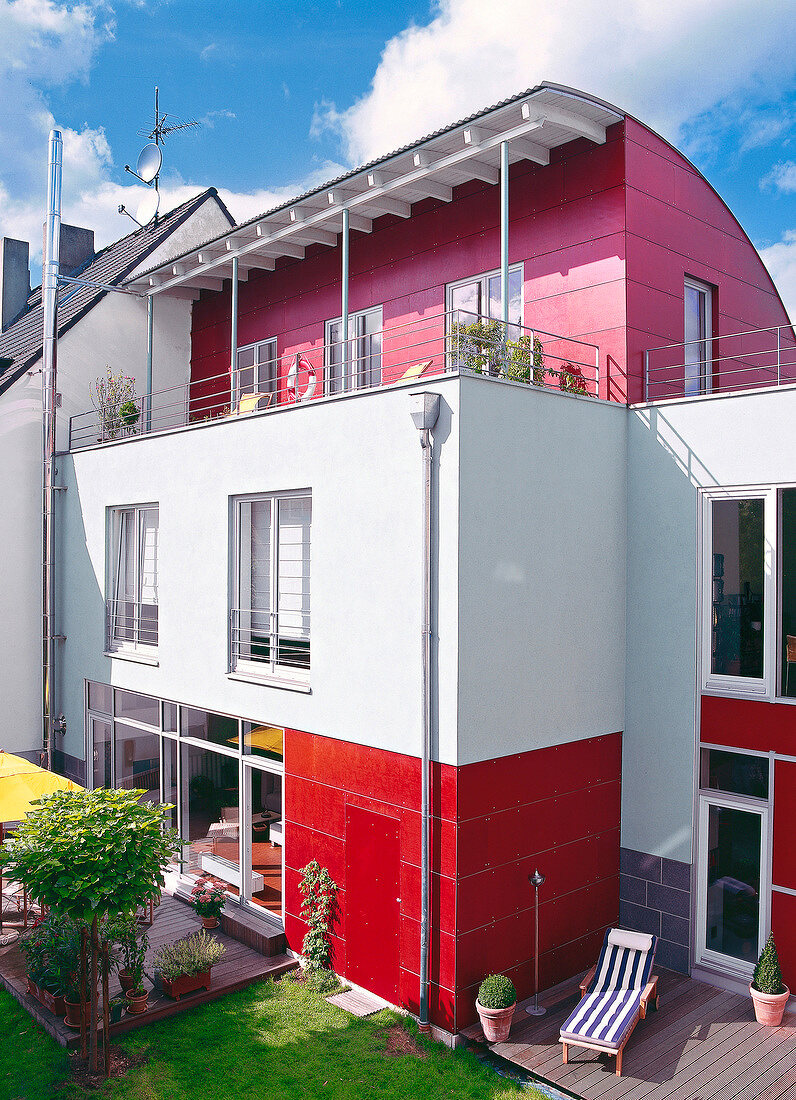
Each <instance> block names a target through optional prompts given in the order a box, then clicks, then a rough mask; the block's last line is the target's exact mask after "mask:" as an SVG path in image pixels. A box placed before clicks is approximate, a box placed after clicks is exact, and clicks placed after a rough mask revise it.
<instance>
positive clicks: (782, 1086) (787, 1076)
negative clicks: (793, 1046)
mask: <svg viewBox="0 0 796 1100" xmlns="http://www.w3.org/2000/svg"><path fill="white" fill-rule="evenodd" d="M747 1076H748V1077H749V1080H748V1081H747V1082H746V1084H745V1085H743V1087H742V1088H741V1089H740V1092H736V1093H734V1095H733V1100H776V1098H777V1097H780V1096H785V1095H791V1096H793V1095H796V1066H794V1064H793V1060H792V1058H791V1057H790V1056H789V1054H784V1055H782V1056H781V1057H780V1058H778V1059H777V1061H776V1062H772V1063H771V1064H770V1065H769V1066H768V1067H767V1068H766V1069H763V1068H762V1065H761V1063H760V1062H757V1063H755V1065H754V1066H752V1067H750V1070H749V1071H747V1072H746V1073H744V1074H742V1075H741V1077H739V1078H738V1079H737V1084H738V1085H740V1084H741V1078H744V1077H747ZM734 1083H735V1082H734Z"/></svg>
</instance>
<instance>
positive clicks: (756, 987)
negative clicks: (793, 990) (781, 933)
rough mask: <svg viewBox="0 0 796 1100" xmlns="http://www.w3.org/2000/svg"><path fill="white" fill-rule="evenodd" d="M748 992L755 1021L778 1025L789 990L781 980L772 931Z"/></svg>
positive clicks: (772, 1025) (773, 1025)
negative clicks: (750, 996)
mask: <svg viewBox="0 0 796 1100" xmlns="http://www.w3.org/2000/svg"><path fill="white" fill-rule="evenodd" d="M749 992H750V993H751V995H752V1004H753V1005H754V1009H755V1019H756V1020H757V1022H758V1023H759V1024H766V1025H768V1026H769V1027H779V1025H780V1024H781V1023H782V1017H783V1015H784V1012H785V1005H786V1004H787V1002H788V997H789V996H790V990H789V989H788V987H787V986H786V985H785V983H784V982H783V980H782V971H781V970H780V968H779V956H778V955H777V945H776V944H775V943H774V933H773V932H771V933H770V934H769V937H768V939H767V940H766V946H765V947H764V948H763V950H762V951H761V953H760V958H759V959H758V960H757V966H756V967H755V972H754V976H753V978H752V982H751V985H750V986H749Z"/></svg>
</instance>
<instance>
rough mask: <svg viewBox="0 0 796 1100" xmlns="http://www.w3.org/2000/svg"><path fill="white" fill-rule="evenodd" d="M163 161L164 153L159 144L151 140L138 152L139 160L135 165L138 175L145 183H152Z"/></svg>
mask: <svg viewBox="0 0 796 1100" xmlns="http://www.w3.org/2000/svg"><path fill="white" fill-rule="evenodd" d="M162 163H163V154H162V153H161V151H160V149H159V148H158V146H157V145H155V144H154V142H151V141H150V142H149V144H148V145H145V146H144V148H143V149H142V150H141V152H140V153H139V154H138V160H137V161H136V165H135V172H136V175H137V176H138V178H139V179H142V180H143V181H144V183H151V182H152V180H153V179H154V178H155V176H156V175H157V174H158V172H159V171H160V166H161V164H162Z"/></svg>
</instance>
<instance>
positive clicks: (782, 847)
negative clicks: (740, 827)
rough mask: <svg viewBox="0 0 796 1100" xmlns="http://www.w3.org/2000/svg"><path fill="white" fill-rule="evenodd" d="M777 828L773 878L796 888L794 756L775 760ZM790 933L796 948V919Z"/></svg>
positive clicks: (786, 887)
mask: <svg viewBox="0 0 796 1100" xmlns="http://www.w3.org/2000/svg"><path fill="white" fill-rule="evenodd" d="M773 832H774V841H773V848H774V850H773V853H772V864H771V881H772V882H773V883H774V885H775V886H784V887H785V889H786V890H796V844H794V842H793V840H794V836H795V835H796V763H793V762H792V761H790V760H777V761H776V762H775V764H774V830H773ZM795 900H796V899H795ZM790 935H791V938H792V939H793V944H794V950H796V922H794V923H793V924H792V925H791V933H790ZM794 980H795V981H796V973H794Z"/></svg>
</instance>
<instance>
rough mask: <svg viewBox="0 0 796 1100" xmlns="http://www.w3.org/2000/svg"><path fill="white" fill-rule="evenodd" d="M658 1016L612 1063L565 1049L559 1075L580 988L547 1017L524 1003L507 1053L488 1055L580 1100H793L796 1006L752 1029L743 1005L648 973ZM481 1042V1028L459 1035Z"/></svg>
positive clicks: (747, 1004) (553, 997)
mask: <svg viewBox="0 0 796 1100" xmlns="http://www.w3.org/2000/svg"><path fill="white" fill-rule="evenodd" d="M655 971H656V973H658V974H659V989H660V1009H659V1011H658V1012H653V1013H651V1014H650V1015H649V1016H648V1017H647V1019H646V1020H641V1021H640V1022H639V1024H638V1025H637V1027H636V1029H635V1031H634V1032H633V1034H632V1036H631V1037H630V1041H629V1042H628V1044H627V1046H626V1047H625V1052H624V1059H623V1063H622V1076H621V1077H617V1076H616V1072H615V1059H614V1058H609V1057H607V1056H604V1055H600V1054H598V1053H597V1052H596V1051H592V1050H585V1049H584V1048H583V1047H572V1046H571V1047H570V1050H569V1058H570V1061H569V1064H568V1065H566V1066H565V1065H564V1064H563V1059H562V1053H561V1044H560V1043H559V1042H558V1034H559V1029H560V1027H561V1024H562V1023H563V1022H564V1020H565V1019H566V1018H567V1016H568V1015H569V1013H570V1012H571V1011H572V1009H573V1007H574V1006H575V1004H576V1003H577V1001H578V997H579V993H578V980H579V979H578V978H573V979H571V980H570V981H568V982H564V983H562V984H561V985H559V986H556V987H555V988H553V989H550V990H548V991H547V992H546V993H544V994H542V995H540V998H539V1000H540V1003H542V1004H544V1005H545V1007H546V1008H547V1015H545V1016H541V1017H539V1016H536V1017H534V1016H528V1015H526V1014H525V1012H524V1007H525V1005H526V1004H529V1003H530V1002H529V1001H524V1002H523V1003H522V1004H521V1005H520V1006H519V1007H518V1009H517V1012H516V1013H515V1016H514V1023H513V1025H512V1029H511V1034H510V1036H509V1039H508V1041H507V1042H505V1043H496V1044H494V1046H492V1047H491V1048H490V1049H491V1051H492V1052H493V1053H494V1054H497V1055H499V1056H501V1057H502V1058H505V1059H507V1060H508V1061H510V1062H512V1063H514V1064H515V1065H517V1066H520V1067H522V1068H523V1069H525V1070H529V1071H530V1072H531V1073H533V1074H535V1075H536V1076H538V1077H541V1078H543V1079H545V1080H546V1081H548V1082H549V1083H550V1084H551V1085H556V1086H558V1087H560V1088H563V1089H566V1090H567V1091H568V1092H570V1093H573V1094H574V1095H575V1096H580V1097H583V1100H598V1098H599V1100H713V1098H715V1100H786V1098H787V1100H793V1098H796V1006H794V1005H793V1000H791V1003H790V1006H789V1007H790V1009H791V1011H790V1012H786V1014H785V1017H784V1019H783V1023H782V1026H781V1027H776V1028H772V1027H762V1026H761V1025H760V1024H758V1023H757V1022H756V1021H755V1018H754V1011H753V1009H752V1002H751V1000H750V998H749V997H747V996H741V995H739V994H737V993H730V992H727V991H726V990H722V989H716V988H715V987H714V986H711V985H706V984H705V983H704V982H697V981H694V980H692V979H691V978H687V977H684V976H683V975H682V974H674V973H672V972H671V971H669V970H663V969H661V968H659V967H656V968H655ZM464 1034H465V1036H466V1037H467V1038H468V1039H470V1040H471V1042H476V1043H477V1042H479V1040H480V1041H481V1042H483V1033H482V1032H481V1028H480V1026H479V1025H477V1024H476V1025H474V1026H473V1027H471V1028H468V1029H467V1030H466V1031H465V1032H464Z"/></svg>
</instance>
